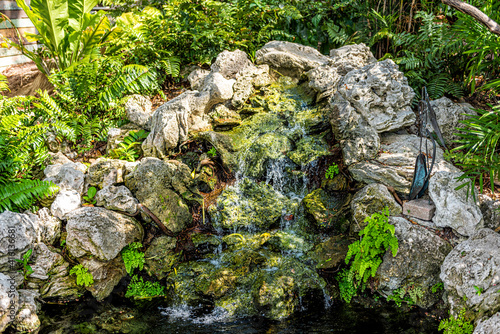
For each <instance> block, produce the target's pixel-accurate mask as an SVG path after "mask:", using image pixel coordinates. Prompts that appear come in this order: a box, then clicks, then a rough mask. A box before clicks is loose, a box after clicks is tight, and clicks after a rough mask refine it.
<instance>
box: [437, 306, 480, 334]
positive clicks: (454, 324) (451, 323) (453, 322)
mask: <svg viewBox="0 0 500 334" xmlns="http://www.w3.org/2000/svg"><path fill="white" fill-rule="evenodd" d="M438 330H440V331H443V334H471V333H472V332H473V331H474V325H473V324H472V320H471V319H469V318H468V317H467V315H466V314H465V309H462V310H461V311H460V313H458V314H457V316H456V317H454V316H453V315H451V314H450V317H449V318H448V319H443V320H441V322H440V323H439V328H438Z"/></svg>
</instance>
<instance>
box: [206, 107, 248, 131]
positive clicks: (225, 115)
mask: <svg viewBox="0 0 500 334" xmlns="http://www.w3.org/2000/svg"><path fill="white" fill-rule="evenodd" d="M208 116H209V117H210V119H211V122H212V126H213V128H214V129H215V130H217V131H227V130H231V129H232V128H234V127H235V126H238V125H240V124H241V117H240V115H239V114H238V113H237V112H235V111H233V110H231V109H229V108H228V107H226V106H225V105H223V104H218V105H216V106H215V107H214V108H212V111H211V112H210V113H209V114H208Z"/></svg>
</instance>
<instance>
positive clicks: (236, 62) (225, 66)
mask: <svg viewBox="0 0 500 334" xmlns="http://www.w3.org/2000/svg"><path fill="white" fill-rule="evenodd" d="M252 65H253V64H252V62H251V61H250V60H249V59H248V56H247V54H246V53H245V52H243V51H241V50H238V49H236V50H234V51H227V50H225V51H223V52H221V53H219V55H218V56H217V59H215V62H214V63H213V64H212V66H211V67H210V68H211V69H212V72H218V73H220V74H222V76H223V77H224V78H225V79H227V80H229V79H235V78H236V75H237V74H238V73H240V72H241V71H243V70H245V69H246V68H247V67H251V66H252Z"/></svg>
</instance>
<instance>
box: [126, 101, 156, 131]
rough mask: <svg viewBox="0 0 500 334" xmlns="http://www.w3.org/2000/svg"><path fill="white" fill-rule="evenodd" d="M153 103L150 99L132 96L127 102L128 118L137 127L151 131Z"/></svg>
mask: <svg viewBox="0 0 500 334" xmlns="http://www.w3.org/2000/svg"><path fill="white" fill-rule="evenodd" d="M152 106H153V105H152V103H151V100H150V99H149V97H147V96H142V95H137V94H135V95H132V96H130V97H129V98H128V99H127V101H126V102H125V112H126V113H127V118H128V119H129V121H131V122H132V123H134V124H136V125H137V126H139V127H141V128H143V129H146V130H148V131H149V130H151V116H152V114H153V109H152Z"/></svg>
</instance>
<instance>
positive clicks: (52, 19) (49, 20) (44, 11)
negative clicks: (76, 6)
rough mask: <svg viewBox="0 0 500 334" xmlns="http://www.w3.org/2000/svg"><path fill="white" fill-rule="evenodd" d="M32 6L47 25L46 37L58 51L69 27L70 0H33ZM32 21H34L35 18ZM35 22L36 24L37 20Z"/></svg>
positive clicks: (19, 0)
mask: <svg viewBox="0 0 500 334" xmlns="http://www.w3.org/2000/svg"><path fill="white" fill-rule="evenodd" d="M16 2H17V3H18V4H19V3H20V2H23V3H24V0H16ZM31 8H32V12H33V13H34V14H35V15H36V16H37V18H38V19H40V20H41V21H42V22H43V25H45V26H46V32H47V36H46V39H47V40H50V42H51V44H52V46H53V50H56V51H58V50H59V46H60V44H61V42H62V40H63V39H64V35H65V33H66V30H67V28H68V19H69V17H68V0H31ZM23 9H24V8H23ZM26 14H27V13H26ZM28 17H29V15H28ZM30 19H31V17H30ZM31 21H32V22H33V19H31ZM33 24H34V25H35V22H33Z"/></svg>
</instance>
